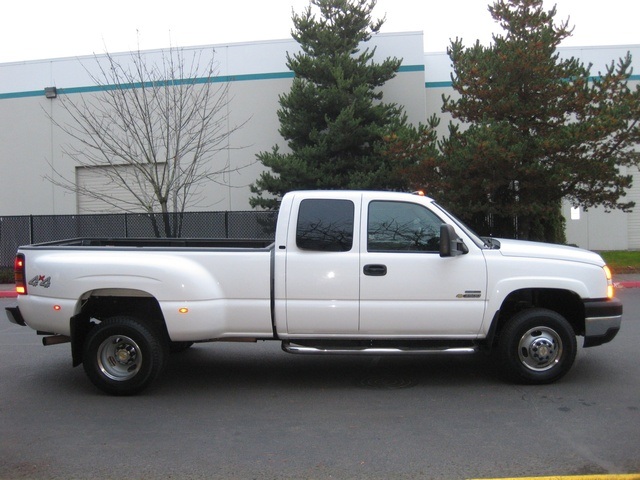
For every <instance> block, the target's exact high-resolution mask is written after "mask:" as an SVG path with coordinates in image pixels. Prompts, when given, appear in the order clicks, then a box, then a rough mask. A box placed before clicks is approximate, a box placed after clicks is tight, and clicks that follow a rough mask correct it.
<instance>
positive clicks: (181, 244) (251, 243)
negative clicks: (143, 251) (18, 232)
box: [29, 237, 273, 249]
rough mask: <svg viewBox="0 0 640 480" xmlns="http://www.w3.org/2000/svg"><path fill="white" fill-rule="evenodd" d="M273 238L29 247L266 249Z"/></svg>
mask: <svg viewBox="0 0 640 480" xmlns="http://www.w3.org/2000/svg"><path fill="white" fill-rule="evenodd" d="M272 244H273V240H271V239H234V238H88V237H80V238H70V239H66V240H58V241H54V242H46V243H37V244H34V245H29V247H47V248H49V247H160V248H163V247H178V248H243V249H246V248H249V249H266V248H269V247H270V245H272Z"/></svg>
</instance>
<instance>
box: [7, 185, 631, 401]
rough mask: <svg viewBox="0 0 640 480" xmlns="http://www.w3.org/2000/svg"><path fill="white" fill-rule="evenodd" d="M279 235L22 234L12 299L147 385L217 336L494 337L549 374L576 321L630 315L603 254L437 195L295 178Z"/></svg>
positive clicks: (96, 365)
mask: <svg viewBox="0 0 640 480" xmlns="http://www.w3.org/2000/svg"><path fill="white" fill-rule="evenodd" d="M266 243H267V242H265V243H263V244H262V245H260V244H257V243H255V244H254V243H253V242H249V241H240V242H237V243H234V242H230V241H226V242H223V243H222V244H216V242H213V241H211V242H209V241H206V240H179V239H178V240H176V239H166V240H155V241H151V240H149V241H139V240H132V239H111V240H107V239H74V240H67V241H62V242H55V243H49V244H40V245H29V246H24V247H21V248H20V249H19V251H18V254H17V256H16V267H15V274H16V289H17V293H18V294H19V295H18V306H17V307H13V308H8V309H7V314H8V317H9V320H11V321H12V322H13V323H16V324H19V325H28V326H29V327H31V328H33V329H35V330H38V331H39V333H43V334H44V335H47V336H45V337H44V338H43V343H44V344H45V345H51V344H57V343H64V342H71V352H72V358H73V365H74V366H76V365H79V364H80V363H82V364H83V365H84V369H85V371H86V373H87V375H88V376H89V378H90V379H91V381H92V382H93V383H94V384H95V385H96V386H97V387H98V388H100V389H102V390H103V391H105V392H107V393H111V394H116V395H128V394H134V393H137V392H139V391H141V390H142V389H144V388H145V387H147V386H148V385H149V384H150V383H151V382H152V381H153V380H154V379H155V378H156V377H157V376H158V374H159V373H160V372H161V371H162V369H163V367H164V366H165V364H166V362H167V360H168V356H169V353H170V352H171V351H176V350H180V349H184V348H187V347H189V346H190V345H191V344H192V343H194V342H209V341H242V342H247V341H258V340H277V341H280V342H282V348H283V349H284V350H285V351H287V352H290V353H313V354H345V353H346V354H354V353H357V354H374V355H385V354H418V353H432V352H437V353H470V352H475V351H477V350H481V349H482V350H486V351H489V352H492V353H493V354H494V356H495V357H496V359H497V360H498V362H499V364H500V366H501V367H502V368H504V371H505V372H506V373H507V374H508V376H509V377H511V378H512V379H514V380H516V381H520V382H526V383H548V382H552V381H554V380H557V379H558V378H560V377H562V376H563V375H564V374H565V373H566V372H567V371H568V370H569V369H570V367H571V365H572V364H573V362H574V359H575V356H576V349H577V342H576V335H580V336H583V337H584V347H591V346H595V345H600V344H602V343H606V342H609V341H610V340H612V339H613V338H614V337H615V335H616V334H617V332H618V330H619V329H620V323H621V319H622V304H621V303H620V302H619V300H617V299H616V298H614V290H613V285H612V281H611V274H610V271H609V269H608V268H607V267H606V266H605V264H604V262H603V260H602V259H601V257H600V256H598V255H597V254H595V253H593V252H589V251H586V250H581V249H579V248H574V247H568V246H558V245H549V244H542V243H534V242H523V241H516V240H497V239H493V238H491V239H489V238H480V237H478V236H477V235H476V234H474V233H473V232H472V231H470V230H469V229H468V228H467V227H465V225H463V224H462V223H460V222H459V221H458V220H457V219H456V218H455V217H453V216H452V215H451V214H449V213H447V212H446V211H445V210H444V209H442V208H441V207H440V206H438V205H437V204H436V203H435V202H434V201H433V200H432V199H430V198H427V197H423V196H418V195H413V194H404V193H390V192H364V191H306V192H292V193H289V194H287V195H285V196H284V198H283V199H282V203H281V207H280V211H279V213H278V221H277V227H276V233H275V242H274V243H271V244H270V245H267V244H266ZM214 245H217V246H214ZM44 332H46V333H44Z"/></svg>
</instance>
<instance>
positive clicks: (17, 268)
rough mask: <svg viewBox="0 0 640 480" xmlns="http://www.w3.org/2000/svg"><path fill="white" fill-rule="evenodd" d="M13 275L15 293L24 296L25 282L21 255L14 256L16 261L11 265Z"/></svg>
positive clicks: (25, 290)
mask: <svg viewBox="0 0 640 480" xmlns="http://www.w3.org/2000/svg"><path fill="white" fill-rule="evenodd" d="M13 275H14V278H15V280H16V293H18V294H20V295H26V293H27V280H26V277H25V272H24V255H23V254H22V253H19V254H18V255H16V260H15V262H14V264H13Z"/></svg>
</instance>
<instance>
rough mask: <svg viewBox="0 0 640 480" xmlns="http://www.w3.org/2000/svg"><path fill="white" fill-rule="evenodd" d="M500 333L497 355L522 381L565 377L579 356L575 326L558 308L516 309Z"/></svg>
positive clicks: (507, 370) (508, 372) (505, 368)
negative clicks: (577, 353) (518, 310)
mask: <svg viewBox="0 0 640 480" xmlns="http://www.w3.org/2000/svg"><path fill="white" fill-rule="evenodd" d="M506 322H507V323H506V324H505V325H504V327H503V329H502V330H501V331H500V333H499V337H498V344H497V348H496V352H495V353H496V355H495V357H496V359H497V360H498V361H499V362H500V366H501V368H502V369H503V371H504V373H505V374H506V376H507V377H508V378H509V379H511V380H514V381H516V382H518V383H526V384H530V385H531V384H537V385H540V384H544V383H550V382H554V381H556V380H558V379H559V378H561V377H563V376H564V375H565V374H566V373H567V372H568V371H569V369H570V368H571V365H573V362H574V360H575V358H576V351H577V344H576V335H575V333H574V330H573V327H572V326H571V324H570V323H569V322H568V321H567V319H566V318H564V317H563V316H562V315H560V314H559V313H558V312H554V311H553V310H549V309H546V308H529V309H526V310H522V311H520V312H518V313H516V314H515V315H514V316H513V317H511V318H510V319H507V321H506Z"/></svg>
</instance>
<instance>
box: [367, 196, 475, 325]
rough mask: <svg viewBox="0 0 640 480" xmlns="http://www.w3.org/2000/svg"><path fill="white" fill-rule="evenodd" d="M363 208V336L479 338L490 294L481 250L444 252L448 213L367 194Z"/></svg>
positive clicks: (473, 245)
mask: <svg viewBox="0 0 640 480" xmlns="http://www.w3.org/2000/svg"><path fill="white" fill-rule="evenodd" d="M362 210H363V221H362V229H361V235H362V254H361V269H360V278H361V281H360V288H361V294H360V299H361V304H360V333H361V335H366V336H387V337H391V336H398V337H409V338H410V337H426V336H428V337H446V336H456V337H461V336H462V337H469V338H474V337H475V336H476V335H477V334H478V332H479V330H480V327H481V324H482V319H483V315H484V309H485V301H486V294H487V292H486V283H487V273H486V266H485V261H484V255H483V254H482V251H481V250H480V248H479V247H478V246H477V245H475V244H473V243H472V242H469V243H471V245H468V247H469V252H468V253H467V254H464V255H459V256H456V257H448V258H442V257H440V255H439V240H440V238H439V237H440V226H441V225H442V224H443V223H444V219H442V218H440V217H439V216H438V215H436V213H434V212H433V211H431V210H430V209H429V208H427V206H426V205H423V204H420V203H419V202H415V203H413V202H407V201H386V200H385V201H382V200H375V199H370V200H364V201H363V207H362ZM458 233H459V232H458Z"/></svg>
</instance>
